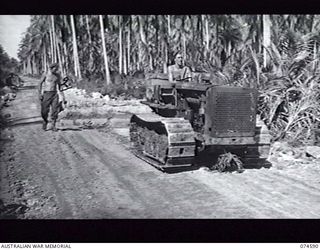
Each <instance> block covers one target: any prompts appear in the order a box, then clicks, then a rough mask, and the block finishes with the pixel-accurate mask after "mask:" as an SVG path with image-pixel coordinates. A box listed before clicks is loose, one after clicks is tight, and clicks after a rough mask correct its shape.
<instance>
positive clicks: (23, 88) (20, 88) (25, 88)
mask: <svg viewBox="0 0 320 250" xmlns="http://www.w3.org/2000/svg"><path fill="white" fill-rule="evenodd" d="M37 88H38V86H36V85H35V86H22V87H19V88H18V90H29V89H37Z"/></svg>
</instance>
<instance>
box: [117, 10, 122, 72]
mask: <svg viewBox="0 0 320 250" xmlns="http://www.w3.org/2000/svg"><path fill="white" fill-rule="evenodd" d="M118 23H119V74H122V73H123V70H122V57H123V55H122V54H123V53H122V18H121V16H119V17H118Z"/></svg>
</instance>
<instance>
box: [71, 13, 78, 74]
mask: <svg viewBox="0 0 320 250" xmlns="http://www.w3.org/2000/svg"><path fill="white" fill-rule="evenodd" d="M70 20H71V29H72V45H73V58H74V71H75V75H76V76H77V77H78V78H79V79H81V71H80V64H79V56H78V48H77V39H76V29H75V25H74V18H73V15H70Z"/></svg>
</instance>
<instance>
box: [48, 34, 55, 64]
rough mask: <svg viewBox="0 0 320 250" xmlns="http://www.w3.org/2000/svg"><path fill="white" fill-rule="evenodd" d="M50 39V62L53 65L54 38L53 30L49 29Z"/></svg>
mask: <svg viewBox="0 0 320 250" xmlns="http://www.w3.org/2000/svg"><path fill="white" fill-rule="evenodd" d="M49 37H50V62H51V63H53V61H54V59H53V38H52V30H51V28H50V29H49Z"/></svg>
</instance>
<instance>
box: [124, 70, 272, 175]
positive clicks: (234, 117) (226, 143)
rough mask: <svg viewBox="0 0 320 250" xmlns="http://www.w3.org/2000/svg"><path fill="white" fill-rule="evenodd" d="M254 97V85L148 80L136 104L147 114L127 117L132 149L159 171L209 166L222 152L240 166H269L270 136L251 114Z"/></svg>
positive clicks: (162, 77) (161, 77)
mask: <svg viewBox="0 0 320 250" xmlns="http://www.w3.org/2000/svg"><path fill="white" fill-rule="evenodd" d="M257 98H258V92H257V90H256V89H254V88H244V87H234V86H223V85H215V84H214V83H211V82H210V81H209V80H208V79H207V80H205V79H202V81H197V82H194V81H191V82H186V81H185V82H183V81H181V82H180V81H179V82H169V81H168V78H167V77H166V76H165V75H162V76H159V75H158V76H157V77H154V78H152V79H148V80H147V87H146V101H142V103H144V104H146V105H148V106H149V107H150V108H151V109H152V110H153V112H152V113H149V114H139V115H138V114H134V115H132V117H131V120H130V140H131V143H132V147H133V150H134V153H135V154H136V156H138V157H140V158H142V159H143V160H145V161H146V162H148V163H149V164H151V165H153V166H155V167H157V168H159V169H160V170H162V171H165V172H177V171H185V170H194V169H197V168H199V167H200V166H212V165H214V164H215V163H216V162H217V159H218V157H219V156H220V155H221V154H224V153H226V152H230V153H232V154H235V155H237V156H238V157H239V158H240V159H241V161H242V163H243V166H244V167H245V168H256V167H270V166H271V164H270V163H269V162H268V161H267V157H268V154H269V151H270V135H269V132H268V129H267V127H266V126H265V125H264V123H263V122H262V121H261V120H259V119H258V118H257Z"/></svg>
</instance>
